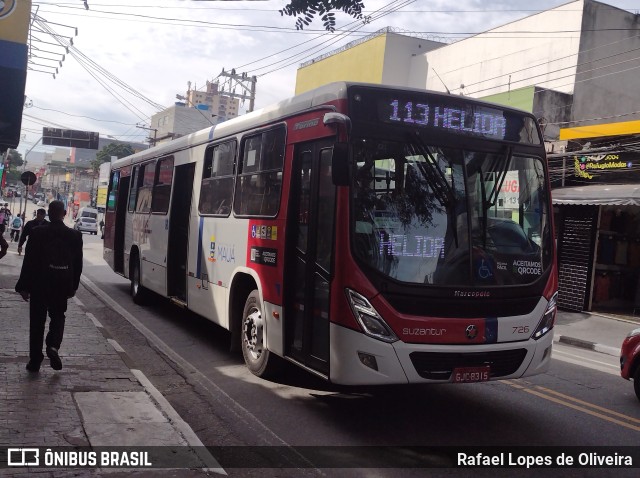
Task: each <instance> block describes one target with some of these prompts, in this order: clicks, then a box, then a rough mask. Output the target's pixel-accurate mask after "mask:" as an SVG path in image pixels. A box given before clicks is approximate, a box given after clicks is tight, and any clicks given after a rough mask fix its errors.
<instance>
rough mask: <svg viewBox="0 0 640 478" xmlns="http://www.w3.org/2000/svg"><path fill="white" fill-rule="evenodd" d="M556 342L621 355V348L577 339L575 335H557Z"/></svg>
mask: <svg viewBox="0 0 640 478" xmlns="http://www.w3.org/2000/svg"><path fill="white" fill-rule="evenodd" d="M553 341H554V342H558V343H561V344H565V345H572V346H573V347H579V348H582V349H587V350H593V351H594V352H599V353H602V354H607V355H612V356H614V357H619V356H620V349H619V348H616V347H611V346H609V345H602V344H597V343H595V342H591V341H589V340H582V339H577V338H575V337H569V336H567V335H556V336H555V337H554V338H553Z"/></svg>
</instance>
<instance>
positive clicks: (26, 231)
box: [18, 219, 49, 247]
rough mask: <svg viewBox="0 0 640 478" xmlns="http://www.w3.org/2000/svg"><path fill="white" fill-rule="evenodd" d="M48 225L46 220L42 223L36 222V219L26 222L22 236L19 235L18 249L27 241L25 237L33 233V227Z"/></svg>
mask: <svg viewBox="0 0 640 478" xmlns="http://www.w3.org/2000/svg"><path fill="white" fill-rule="evenodd" d="M48 224H49V222H48V221H47V220H46V219H43V220H42V221H38V220H37V219H32V220H31V221H28V222H27V223H26V224H25V225H24V229H22V234H20V241H19V242H18V247H22V244H24V243H25V241H26V240H27V237H29V234H31V231H33V228H34V227H38V226H45V225H48Z"/></svg>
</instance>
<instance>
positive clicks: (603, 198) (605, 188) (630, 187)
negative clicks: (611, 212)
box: [551, 184, 640, 206]
mask: <svg viewBox="0 0 640 478" xmlns="http://www.w3.org/2000/svg"><path fill="white" fill-rule="evenodd" d="M551 198H552V199H553V204H576V205H586V204H593V205H598V206H640V184H593V185H590V186H576V187H570V188H559V189H554V190H552V191H551Z"/></svg>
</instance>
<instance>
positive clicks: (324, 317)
mask: <svg viewBox="0 0 640 478" xmlns="http://www.w3.org/2000/svg"><path fill="white" fill-rule="evenodd" d="M332 145H333V142H332V141H327V140H324V141H318V142H314V143H307V144H305V145H302V146H301V147H299V148H298V149H297V151H296V156H295V158H294V161H293V169H292V183H291V195H290V200H289V211H290V214H289V218H288V225H287V226H288V227H287V231H288V236H287V261H286V264H285V268H286V269H285V294H286V295H285V304H286V305H285V307H286V309H285V310H286V314H285V354H286V355H288V356H290V357H291V358H293V359H294V360H296V361H298V362H300V363H302V364H303V365H305V366H307V367H310V368H312V369H314V370H317V371H318V372H320V373H322V374H324V375H328V374H329V291H330V285H331V277H332V274H331V272H332V267H333V266H332V257H333V242H334V241H333V237H334V215H335V213H334V209H335V193H336V191H335V186H334V185H333V182H332V180H331V155H332V151H333V147H332Z"/></svg>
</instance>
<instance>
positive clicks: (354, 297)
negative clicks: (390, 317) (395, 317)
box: [346, 289, 398, 343]
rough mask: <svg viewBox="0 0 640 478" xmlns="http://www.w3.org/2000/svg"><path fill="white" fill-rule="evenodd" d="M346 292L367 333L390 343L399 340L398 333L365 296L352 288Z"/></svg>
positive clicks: (361, 325) (358, 319)
mask: <svg viewBox="0 0 640 478" xmlns="http://www.w3.org/2000/svg"><path fill="white" fill-rule="evenodd" d="M346 292H347V298H348V299H349V305H350V306H351V311H352V312H353V315H354V316H355V318H356V320H357V321H358V323H359V324H360V327H362V330H364V333H365V334H367V335H368V336H369V337H373V338H374V339H378V340H382V341H383V342H388V343H391V342H396V341H397V340H398V337H396V334H394V333H393V331H392V330H391V328H390V327H389V326H388V325H387V324H386V323H385V321H384V320H383V319H382V317H380V314H378V312H377V311H376V309H374V308H373V306H372V305H371V303H370V302H369V301H368V300H367V299H366V298H365V297H364V296H362V295H361V294H358V293H357V292H356V291H354V290H351V289H346Z"/></svg>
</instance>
